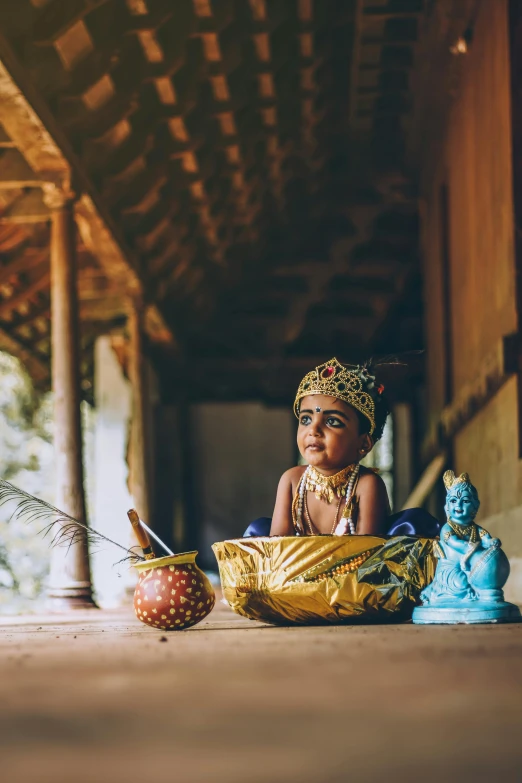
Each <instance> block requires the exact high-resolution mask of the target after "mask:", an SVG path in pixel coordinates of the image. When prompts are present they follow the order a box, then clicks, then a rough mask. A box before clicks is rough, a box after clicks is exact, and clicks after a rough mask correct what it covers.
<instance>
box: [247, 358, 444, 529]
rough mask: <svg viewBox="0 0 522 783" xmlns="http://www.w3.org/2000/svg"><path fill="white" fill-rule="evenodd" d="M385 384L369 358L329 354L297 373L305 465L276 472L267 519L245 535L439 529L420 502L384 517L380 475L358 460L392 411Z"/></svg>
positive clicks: (297, 408)
mask: <svg viewBox="0 0 522 783" xmlns="http://www.w3.org/2000/svg"><path fill="white" fill-rule="evenodd" d="M383 392H384V386H382V385H379V384H377V382H376V380H375V376H374V375H373V374H372V371H371V365H369V364H366V365H363V366H362V367H355V368H353V369H348V368H346V367H344V366H343V365H342V364H340V363H339V362H338V361H337V359H332V360H331V361H329V362H325V364H321V365H319V367H316V368H315V370H312V372H309V373H308V374H307V375H306V376H305V377H304V378H303V380H302V381H301V384H300V386H299V389H298V391H297V396H296V398H295V402H294V412H295V414H296V416H297V417H298V419H299V428H298V431H297V445H298V447H299V451H300V453H301V456H302V457H303V459H304V460H305V461H306V463H307V465H306V466H297V467H295V468H291V469H290V470H287V471H286V473H284V474H283V475H282V477H281V479H280V481H279V487H278V490H277V498H276V503H275V509H274V515H273V518H272V520H271V524H270V520H268V519H266V518H263V519H258V520H256V521H255V522H253V523H252V524H251V525H250V526H249V528H248V529H247V531H246V533H245V536H252V535H254V536H256V535H267V534H268V532H270V535H272V536H292V535H301V536H302V535H319V534H335V535H350V534H354V533H357V534H359V535H365V534H366V535H370V534H373V535H383V534H388V535H399V534H412V535H429V536H432V535H436V534H437V532H438V523H437V520H435V519H434V518H433V517H431V515H429V514H427V512H424V511H422V509H411V510H410V511H409V512H404V513H402V514H399V515H396V516H395V517H390V516H389V513H390V509H389V503H388V495H387V492H386V487H385V485H384V482H383V480H382V479H381V478H380V477H379V476H378V475H376V473H375V472H374V471H373V470H370V469H368V468H364V467H363V466H362V465H360V460H361V459H363V458H364V457H365V456H366V454H368V453H369V452H370V451H371V450H372V448H373V446H374V445H375V443H376V442H377V441H378V440H379V439H380V438H381V437H382V433H383V430H384V425H385V423H386V419H387V417H388V414H389V412H390V409H389V406H388V403H387V400H386V397H385V396H384V394H383ZM269 525H270V527H269ZM419 528H420V529H419Z"/></svg>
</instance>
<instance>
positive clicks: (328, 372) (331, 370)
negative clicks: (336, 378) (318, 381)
mask: <svg viewBox="0 0 522 783" xmlns="http://www.w3.org/2000/svg"><path fill="white" fill-rule="evenodd" d="M334 372H335V367H325V369H324V370H323V377H324V378H331V377H332V375H333V374H334Z"/></svg>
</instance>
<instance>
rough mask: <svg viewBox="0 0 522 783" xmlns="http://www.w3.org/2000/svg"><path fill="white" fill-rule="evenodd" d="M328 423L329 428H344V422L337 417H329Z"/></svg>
mask: <svg viewBox="0 0 522 783" xmlns="http://www.w3.org/2000/svg"><path fill="white" fill-rule="evenodd" d="M326 423H327V424H328V426H329V427H344V424H343V423H342V421H341V420H340V419H338V418H336V417H335V416H328V418H327V419H326Z"/></svg>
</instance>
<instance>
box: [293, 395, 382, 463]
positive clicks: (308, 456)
mask: <svg viewBox="0 0 522 783" xmlns="http://www.w3.org/2000/svg"><path fill="white" fill-rule="evenodd" d="M297 445H298V447H299V451H300V452H301V455H302V457H303V459H305V460H306V462H308V464H309V465H313V466H314V467H315V468H317V469H318V470H320V471H322V472H325V473H327V472H332V473H336V472H337V471H339V470H342V468H345V467H346V466H347V465H350V464H351V463H352V462H358V461H359V460H360V459H362V458H363V457H364V455H365V454H367V453H368V452H369V451H371V448H372V445H373V443H372V439H371V438H370V436H369V435H368V434H363V435H361V434H359V419H358V416H357V413H356V411H355V409H354V408H352V407H351V405H347V404H346V403H345V402H342V401H341V400H337V399H336V398H335V397H326V396H325V395H324V394H311V395H310V396H309V397H303V399H302V400H301V406H300V409H299V428H298V430H297Z"/></svg>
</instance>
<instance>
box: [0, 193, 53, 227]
mask: <svg viewBox="0 0 522 783" xmlns="http://www.w3.org/2000/svg"><path fill="white" fill-rule="evenodd" d="M49 219H50V213H49V209H48V207H47V206H46V205H45V203H44V200H43V197H42V191H41V190H29V191H28V192H27V193H23V195H21V196H20V198H17V199H16V200H15V201H14V202H13V204H11V205H10V206H9V207H8V208H7V209H6V210H5V212H4V213H3V214H2V215H1V216H0V224H1V223H16V224H24V223H45V222H47V221H48V220H49Z"/></svg>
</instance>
